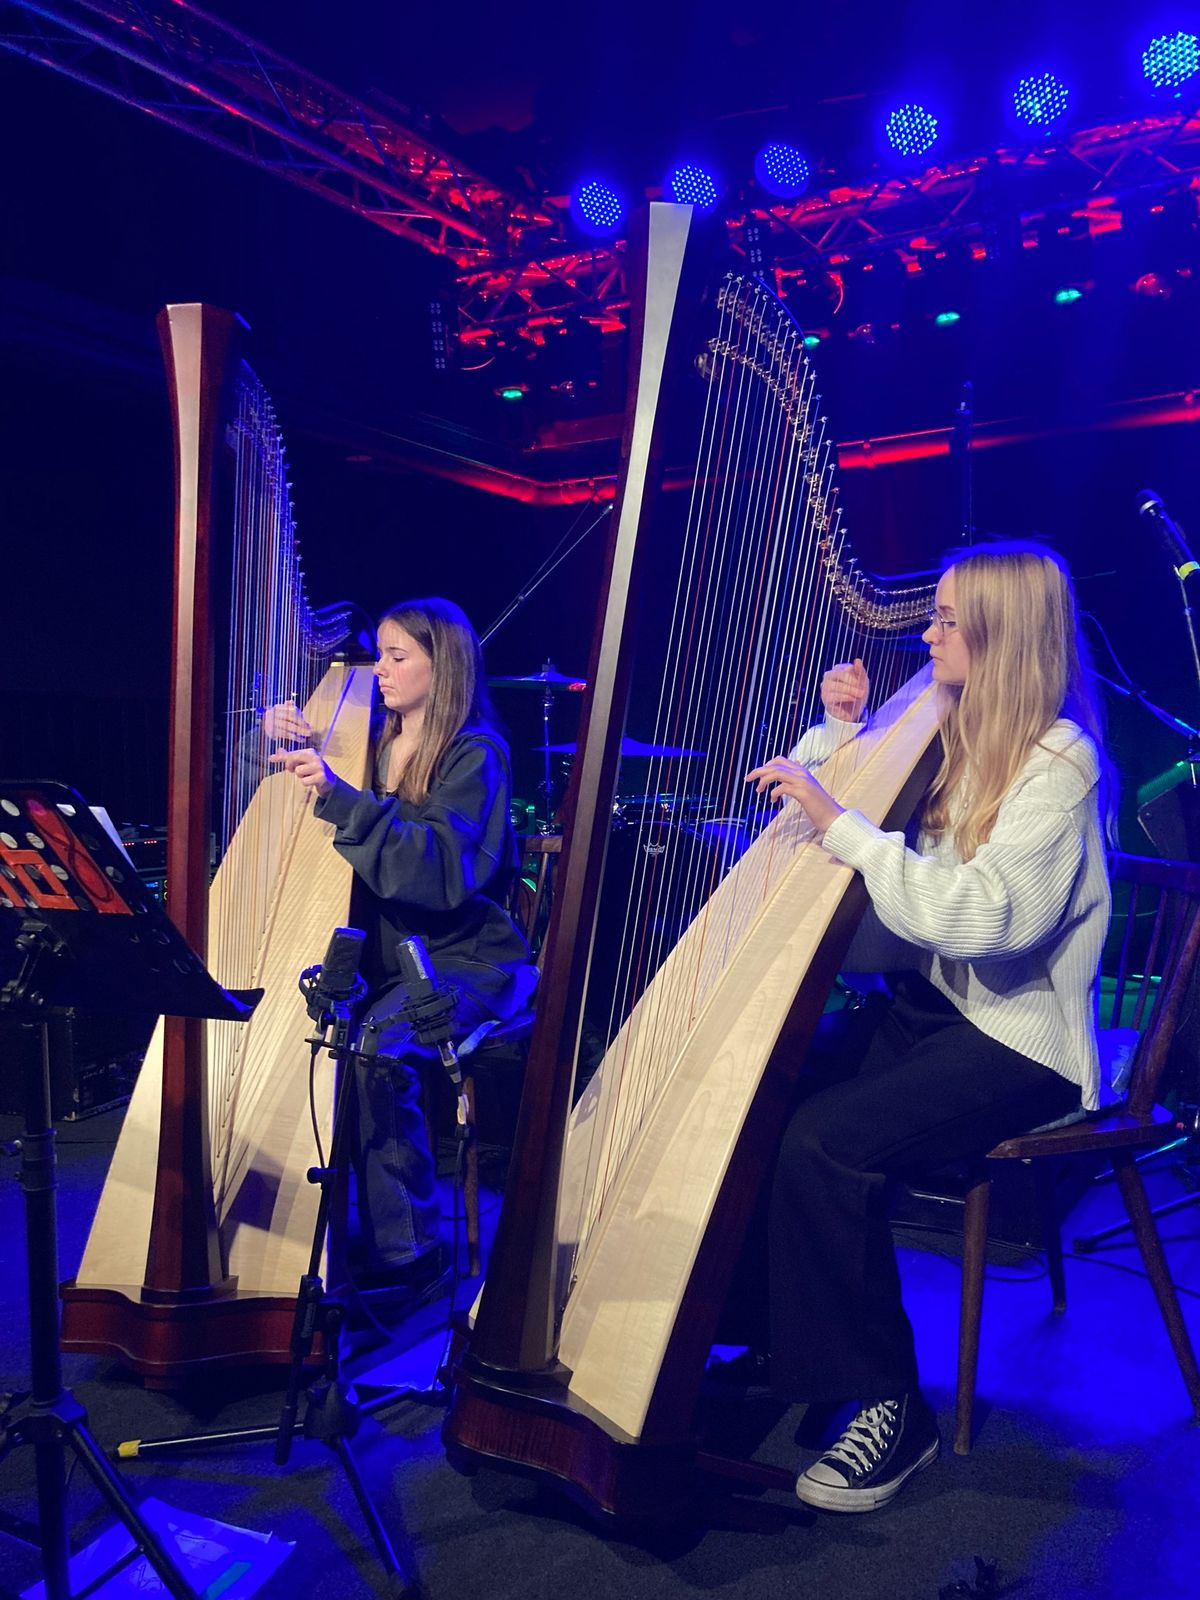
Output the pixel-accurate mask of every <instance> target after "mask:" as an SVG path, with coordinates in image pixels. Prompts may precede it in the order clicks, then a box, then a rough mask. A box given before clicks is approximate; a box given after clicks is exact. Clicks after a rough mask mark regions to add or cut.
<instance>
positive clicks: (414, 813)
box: [264, 598, 537, 1287]
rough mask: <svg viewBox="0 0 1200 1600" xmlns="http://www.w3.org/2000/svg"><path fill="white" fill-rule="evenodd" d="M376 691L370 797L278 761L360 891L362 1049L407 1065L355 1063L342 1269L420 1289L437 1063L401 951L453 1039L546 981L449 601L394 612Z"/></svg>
mask: <svg viewBox="0 0 1200 1600" xmlns="http://www.w3.org/2000/svg"><path fill="white" fill-rule="evenodd" d="M375 677H376V680H377V683H378V686H379V694H380V699H381V700H382V702H383V713H382V715H381V717H380V718H379V719H378V723H377V727H376V730H375V739H374V758H375V764H374V773H375V781H374V785H373V787H372V788H371V789H369V790H359V789H355V788H353V787H352V786H351V785H350V784H348V783H345V782H344V781H343V780H342V779H341V778H339V777H337V776H336V774H335V773H333V772H332V771H331V770H330V768H329V767H328V766H327V765H326V763H325V762H324V760H323V759H322V758H321V756H320V755H319V754H318V753H317V751H316V750H315V749H313V748H312V747H311V746H306V747H305V748H303V749H298V750H287V751H279V752H277V753H276V754H275V755H273V756H271V757H270V760H271V761H272V762H274V763H278V764H280V765H282V766H283V767H285V768H286V769H287V771H289V772H291V773H292V774H293V776H294V777H295V778H296V779H297V780H298V781H299V782H300V783H302V784H304V785H305V787H307V788H309V789H311V790H312V791H313V792H314V794H315V795H316V797H317V801H316V807H315V811H316V815H317V816H318V817H321V818H322V819H323V820H324V821H326V822H332V823H333V824H334V827H335V832H334V836H333V844H334V848H335V849H336V850H337V851H338V853H339V854H340V855H342V856H344V857H345V859H346V860H347V861H348V862H349V863H350V865H351V866H352V867H353V868H354V871H355V874H356V875H357V877H358V879H359V883H360V886H361V890H362V894H361V899H360V900H359V902H358V903H357V906H356V915H359V916H361V917H362V919H363V921H364V923H365V926H366V929H367V944H366V947H365V950H364V956H363V977H364V978H365V979H366V981H367V984H368V987H369V995H368V1003H367V1013H366V1016H365V1018H364V1031H363V1037H364V1040H371V1041H375V1042H376V1047H377V1048H376V1053H377V1054H378V1055H379V1056H386V1057H389V1058H391V1059H392V1061H395V1062H398V1063H399V1065H388V1066H382V1065H371V1064H367V1065H361V1064H360V1068H359V1072H358V1075H357V1084H356V1087H357V1091H358V1099H359V1140H358V1150H357V1152H356V1159H355V1172H354V1178H355V1184H354V1189H355V1195H354V1201H353V1203H352V1206H351V1215H350V1218H349V1227H348V1237H347V1265H348V1266H349V1268H350V1269H351V1272H352V1274H353V1276H354V1278H355V1280H356V1281H357V1283H358V1284H359V1286H360V1287H370V1286H372V1285H373V1284H386V1283H389V1282H399V1283H402V1284H403V1283H412V1284H416V1283H419V1282H420V1281H422V1280H423V1278H424V1277H425V1276H428V1272H427V1271H426V1270H425V1269H427V1268H428V1266H429V1264H430V1263H433V1262H435V1261H437V1260H438V1259H439V1257H440V1248H439V1241H438V1232H437V1223H438V1205H437V1200H436V1195H435V1186H434V1173H433V1162H432V1159H431V1156H430V1152H429V1147H428V1142H427V1140H426V1136H425V1126H424V1119H423V1116H422V1112H421V1104H420V1085H419V1076H418V1070H417V1069H418V1067H419V1066H420V1064H421V1063H422V1062H423V1061H427V1060H428V1059H429V1057H430V1052H429V1051H428V1050H427V1049H423V1048H422V1047H421V1046H420V1045H419V1044H418V1043H417V1042H416V1040H415V1039H414V1038H413V1036H412V1030H411V1027H410V1025H409V1024H408V1023H406V1022H405V1021H404V1020H403V1018H402V1016H401V1015H400V1007H401V1006H402V1005H403V1003H404V1000H405V998H406V994H407V991H406V989H405V987H404V984H403V980H402V973H401V967H400V961H399V957H398V955H397V950H398V946H399V945H400V943H401V941H403V940H404V939H408V938H412V937H414V936H415V937H418V938H420V939H421V940H422V942H423V943H424V945H425V948H426V950H427V951H428V952H429V956H430V960H431V963H432V965H433V967H434V969H435V971H436V973H437V976H438V978H439V979H441V980H443V981H445V982H448V983H450V984H452V985H453V986H454V987H455V988H456V989H457V991H458V1000H457V1004H456V1009H455V1015H454V1027H455V1033H456V1035H457V1037H458V1038H459V1039H460V1040H462V1039H465V1038H466V1037H467V1036H468V1035H471V1036H477V1035H478V1033H479V1032H480V1030H483V1031H486V1030H487V1029H488V1027H489V1026H492V1025H494V1024H495V1023H496V1022H497V1021H503V1020H504V1019H506V1018H508V1017H511V1016H513V1015H515V1014H516V1013H517V1012H519V1011H520V1010H522V1009H523V1008H524V1007H525V1006H527V1005H528V1003H529V1000H530V997H531V995H532V992H533V988H534V984H535V983H536V980H537V973H536V969H535V968H534V967H533V966H532V964H531V963H530V960H529V950H528V947H527V946H526V944H525V941H524V939H523V938H522V936H521V934H520V933H519V932H518V931H517V929H516V928H515V927H514V926H513V923H512V921H511V919H510V918H509V916H508V914H507V912H506V911H505V910H504V907H503V904H502V902H503V899H504V895H505V891H506V890H507V888H508V886H509V884H510V882H511V880H512V877H513V875H514V873H515V872H516V870H517V867H518V865H519V863H518V857H517V848H516V841H515V838H514V834H513V827H512V818H511V809H510V793H511V778H510V771H509V755H508V747H507V745H506V743H505V741H504V739H503V737H502V736H501V735H500V733H499V732H498V730H497V729H496V727H495V725H494V722H493V719H492V714H491V709H490V707H489V705H488V701H487V692H486V688H485V685H484V679H483V661H482V654H481V651H480V647H479V640H478V638H477V637H476V635H475V632H474V629H473V628H472V627H471V624H470V623H469V622H468V621H467V618H466V616H465V615H464V614H463V612H462V611H461V610H460V609H459V607H458V606H456V605H455V604H454V602H453V601H451V600H444V599H439V598H431V599H425V600H410V601H405V602H404V603H402V604H400V605H397V606H393V607H392V608H391V609H390V610H389V611H387V612H386V613H385V614H384V615H383V617H382V618H381V619H380V622H379V627H378V632H377V660H376V664H375ZM267 716H268V719H270V721H269V725H267V732H268V734H269V735H270V736H272V737H275V738H288V739H295V738H305V737H311V732H312V730H311V729H309V728H308V727H307V724H305V723H304V721H303V719H302V718H301V717H299V714H298V713H297V712H296V711H295V709H294V708H279V707H277V708H274V711H273V712H269V713H268V714H267ZM264 723H265V724H266V723H267V719H264Z"/></svg>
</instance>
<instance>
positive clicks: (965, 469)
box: [950, 378, 975, 544]
mask: <svg viewBox="0 0 1200 1600" xmlns="http://www.w3.org/2000/svg"><path fill="white" fill-rule="evenodd" d="M974 388H975V386H974V384H973V383H972V382H971V380H970V378H968V379H967V380H966V382H965V383H964V384H963V386H962V396H961V398H960V400H959V402H958V405H957V406H955V408H954V426H953V428H952V429H951V430H950V454H951V455H952V456H955V457H956V458H957V460H958V510H959V525H960V526H959V537H960V538H961V540H962V542H963V543H964V544H974V542H975V505H974V483H973V463H972V461H971V416H972V398H973V395H974Z"/></svg>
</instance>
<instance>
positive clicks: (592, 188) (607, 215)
mask: <svg viewBox="0 0 1200 1600" xmlns="http://www.w3.org/2000/svg"><path fill="white" fill-rule="evenodd" d="M571 215H572V216H573V217H574V218H575V222H576V225H577V226H578V227H580V228H582V229H583V231H584V233H591V234H595V235H597V236H600V235H607V234H611V233H615V232H616V231H617V229H618V228H619V227H620V226H621V219H622V217H624V215H625V205H624V202H623V201H622V199H621V196H620V195H619V194H618V193H617V191H616V190H615V189H614V188H612V186H611V185H610V184H607V183H604V182H602V181H601V180H600V179H599V178H588V179H587V180H586V181H585V182H583V183H577V184H576V185H575V188H574V189H573V190H572V192H571Z"/></svg>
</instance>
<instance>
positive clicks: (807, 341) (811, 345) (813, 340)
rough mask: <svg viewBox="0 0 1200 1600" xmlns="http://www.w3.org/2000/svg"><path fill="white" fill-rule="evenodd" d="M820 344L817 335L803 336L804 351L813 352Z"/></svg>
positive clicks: (807, 334) (808, 334)
mask: <svg viewBox="0 0 1200 1600" xmlns="http://www.w3.org/2000/svg"><path fill="white" fill-rule="evenodd" d="M820 342H821V338H820V335H819V334H816V333H806V334H805V335H804V348H805V349H806V350H815V349H816V348H817V346H818V345H819V344H820Z"/></svg>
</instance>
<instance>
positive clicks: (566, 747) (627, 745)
mask: <svg viewBox="0 0 1200 1600" xmlns="http://www.w3.org/2000/svg"><path fill="white" fill-rule="evenodd" d="M537 748H538V749H539V750H541V751H542V752H544V753H545V754H547V755H564V756H572V755H574V754H575V752H576V751H577V750H578V749H579V746H578V745H577V744H540V745H538V747H537ZM706 754H707V752H706V751H704V750H687V749H685V748H684V747H683V746H682V745H677V744H646V743H645V741H644V740H642V739H633V738H631V737H630V736H629V735H628V734H626V735H625V736H624V738H623V739H622V740H621V756H622V759H624V760H629V761H634V760H639V759H641V758H643V757H649V758H650V759H651V760H653V759H655V758H656V757H660V756H702V755H706Z"/></svg>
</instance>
